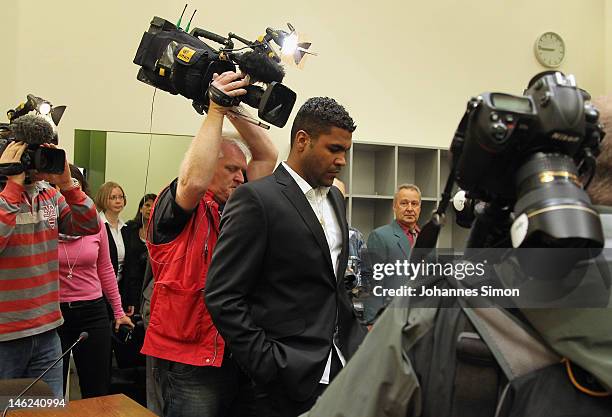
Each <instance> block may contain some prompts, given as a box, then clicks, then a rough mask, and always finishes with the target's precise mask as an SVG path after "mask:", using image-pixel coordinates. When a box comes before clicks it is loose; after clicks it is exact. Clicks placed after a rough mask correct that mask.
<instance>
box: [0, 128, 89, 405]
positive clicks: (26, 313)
mask: <svg viewBox="0 0 612 417" xmlns="http://www.w3.org/2000/svg"><path fill="white" fill-rule="evenodd" d="M17 140H19V137H17ZM26 146H27V145H26V144H25V143H23V142H16V141H15V142H10V143H9V144H8V146H7V147H6V148H5V150H4V152H2V155H0V164H5V163H19V162H20V161H21V156H22V154H23V152H24V150H25V149H26ZM42 146H49V147H54V145H51V144H44V145H42ZM27 176H28V179H27V180H26V173H25V172H23V173H21V174H18V175H13V176H9V177H7V181H6V182H5V183H2V184H0V190H1V191H0V379H12V378H35V377H37V376H39V375H40V374H41V373H42V372H43V371H44V370H45V369H46V368H47V367H48V366H50V365H51V364H52V363H53V361H54V360H55V359H56V358H58V357H59V356H60V354H61V345H60V340H59V337H58V336H57V333H56V328H57V327H59V326H60V325H61V324H62V323H63V318H62V315H61V313H60V308H59V280H58V250H57V248H58V246H57V245H58V243H57V238H58V232H59V233H64V234H69V235H88V234H93V233H97V232H98V230H99V224H98V219H97V215H96V210H95V207H94V204H93V201H91V199H90V198H89V197H87V196H86V195H85V193H83V192H82V191H81V190H80V189H79V188H78V187H75V186H74V185H73V182H72V178H71V176H70V170H69V168H68V163H67V162H65V168H64V172H63V173H62V174H43V173H39V172H36V171H28V172H27ZM49 183H52V184H55V185H56V186H57V187H59V190H60V191H57V190H56V189H55V188H53V187H52V186H50V185H49ZM43 380H44V381H45V382H47V384H48V385H49V386H50V387H51V389H52V390H53V392H54V394H55V395H56V396H57V397H61V396H62V391H63V387H62V385H63V384H62V363H61V362H60V363H58V364H57V365H56V366H55V367H54V368H53V369H52V370H51V371H50V372H48V373H47V374H46V375H45V377H44V378H43Z"/></svg>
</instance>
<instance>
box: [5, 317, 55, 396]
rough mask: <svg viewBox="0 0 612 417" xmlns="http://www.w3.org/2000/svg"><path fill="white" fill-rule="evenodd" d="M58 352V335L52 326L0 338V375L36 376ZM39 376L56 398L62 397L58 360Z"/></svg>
mask: <svg viewBox="0 0 612 417" xmlns="http://www.w3.org/2000/svg"><path fill="white" fill-rule="evenodd" d="M61 354H62V347H61V343H60V338H59V336H58V335H57V332H56V331H55V329H53V330H49V331H46V332H44V333H40V334H36V335H34V336H27V337H23V338H21V339H15V340H8V341H6V342H0V379H15V378H37V377H38V376H40V375H41V374H42V373H43V372H44V371H45V369H47V368H48V367H49V366H50V365H51V364H52V363H53V362H54V361H55V360H56V359H57V358H59V357H60V355H61ZM42 379H43V381H45V382H46V383H47V385H49V388H51V391H53V395H54V396H55V397H56V398H63V391H64V387H63V385H64V384H63V381H62V361H59V362H58V363H56V364H55V366H54V367H53V368H52V369H51V370H49V372H47V374H46V375H45V376H44V377H43V378H42ZM24 388H25V386H24Z"/></svg>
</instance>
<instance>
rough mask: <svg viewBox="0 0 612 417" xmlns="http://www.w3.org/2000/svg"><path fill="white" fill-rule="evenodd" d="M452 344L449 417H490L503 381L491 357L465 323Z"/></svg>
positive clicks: (468, 323)
mask: <svg viewBox="0 0 612 417" xmlns="http://www.w3.org/2000/svg"><path fill="white" fill-rule="evenodd" d="M456 343H457V344H456V347H455V349H456V352H457V365H456V370H455V379H454V385H453V387H454V389H453V402H452V408H451V413H450V416H451V417H491V416H492V415H493V414H494V413H495V410H496V408H497V398H498V390H499V386H500V385H502V381H501V379H503V376H502V375H500V371H499V367H498V366H497V363H496V362H495V357H494V356H493V355H492V353H491V351H490V350H489V349H488V347H487V345H486V344H485V343H484V342H483V341H482V339H481V338H480V336H479V335H478V333H476V330H475V329H474V327H473V325H472V323H471V322H470V321H469V320H466V321H465V325H464V329H463V331H462V332H461V333H460V334H459V336H458V337H457V342H456Z"/></svg>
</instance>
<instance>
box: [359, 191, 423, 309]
mask: <svg viewBox="0 0 612 417" xmlns="http://www.w3.org/2000/svg"><path fill="white" fill-rule="evenodd" d="M393 213H394V215H395V220H393V221H392V222H391V223H389V224H386V225H384V226H381V227H379V228H377V229H375V230H373V231H372V233H370V236H369V237H368V244H367V245H368V253H369V254H370V259H371V260H372V264H376V263H379V264H395V263H396V262H397V261H401V262H403V261H404V260H406V261H408V260H409V259H410V251H411V249H412V248H413V247H414V244H415V242H416V239H417V236H418V235H419V226H418V225H417V222H418V220H419V215H420V214H421V190H420V189H419V187H417V186H416V185H414V184H402V185H400V186H399V187H398V188H397V192H396V193H395V196H394V197H393ZM402 282H403V281H402V280H401V279H396V277H394V276H387V277H385V278H384V279H383V281H381V284H382V286H383V287H384V288H398V287H399V286H400V285H401V284H402ZM388 301H390V299H388V300H387V299H382V298H381V297H369V298H368V299H367V302H366V304H367V308H368V309H369V310H373V311H379V310H380V309H381V308H382V307H383V306H384V305H386V304H387V302H388Z"/></svg>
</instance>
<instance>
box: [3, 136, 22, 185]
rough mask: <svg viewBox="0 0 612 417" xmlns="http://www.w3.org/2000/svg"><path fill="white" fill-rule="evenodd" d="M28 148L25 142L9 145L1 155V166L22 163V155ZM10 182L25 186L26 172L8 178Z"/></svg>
mask: <svg viewBox="0 0 612 417" xmlns="http://www.w3.org/2000/svg"><path fill="white" fill-rule="evenodd" d="M27 147H28V145H27V144H25V143H23V142H11V143H9V144H8V146H7V147H6V149H4V152H2V155H0V164H10V163H20V162H21V155H23V152H24V151H25V150H26V148H27ZM8 179H9V181H13V182H15V183H17V184H19V185H23V184H24V182H25V172H22V173H21V174H17V175H11V176H9V177H8Z"/></svg>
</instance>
